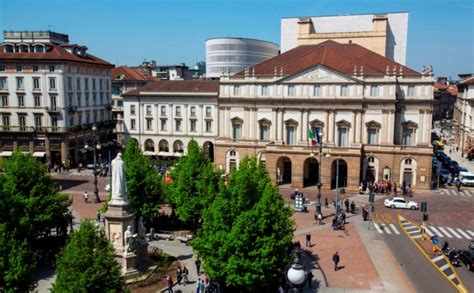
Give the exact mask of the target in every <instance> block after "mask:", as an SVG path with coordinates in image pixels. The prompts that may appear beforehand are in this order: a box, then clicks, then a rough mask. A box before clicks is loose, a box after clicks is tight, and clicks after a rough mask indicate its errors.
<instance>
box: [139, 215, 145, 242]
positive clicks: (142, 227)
mask: <svg viewBox="0 0 474 293" xmlns="http://www.w3.org/2000/svg"><path fill="white" fill-rule="evenodd" d="M137 226H138V229H137V230H138V238H139V239H145V237H146V228H145V225H144V224H143V217H140V219H139V220H138V225H137Z"/></svg>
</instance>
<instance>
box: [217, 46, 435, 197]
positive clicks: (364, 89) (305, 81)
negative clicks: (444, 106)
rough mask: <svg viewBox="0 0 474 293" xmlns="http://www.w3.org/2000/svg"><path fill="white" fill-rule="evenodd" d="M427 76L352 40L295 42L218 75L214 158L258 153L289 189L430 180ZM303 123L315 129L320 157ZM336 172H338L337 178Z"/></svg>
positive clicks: (231, 160)
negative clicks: (266, 57) (320, 143)
mask: <svg viewBox="0 0 474 293" xmlns="http://www.w3.org/2000/svg"><path fill="white" fill-rule="evenodd" d="M433 82H434V80H433V76H432V75H431V74H430V73H426V72H425V73H423V74H421V73H418V72H416V71H414V70H412V69H410V68H408V67H405V66H403V65H401V64H398V63H396V62H394V61H392V60H389V59H387V58H385V57H384V56H381V55H378V54H376V53H374V52H372V51H370V50H368V49H366V48H364V47H362V46H360V45H357V44H354V43H346V44H340V43H336V42H334V41H326V42H324V43H321V44H318V45H303V46H299V47H296V48H294V49H292V50H290V51H287V52H285V53H283V54H281V55H279V56H277V57H274V58H272V59H269V60H267V61H265V62H263V63H260V64H257V65H255V66H253V67H250V68H247V69H246V70H244V71H242V72H240V73H238V74H236V75H234V76H227V77H222V78H221V79H220V93H219V98H218V104H219V128H218V134H217V137H216V139H215V163H216V165H217V166H218V167H220V168H222V169H225V170H226V171H227V172H230V171H231V170H232V168H234V167H237V166H238V164H239V161H240V160H241V159H242V158H243V156H245V155H257V156H258V157H260V158H261V160H262V161H263V162H264V163H265V165H266V168H267V170H268V171H269V174H270V176H271V178H272V179H273V180H274V181H275V182H277V183H279V184H290V185H291V186H293V187H303V186H310V185H315V184H316V183H317V182H318V176H319V174H318V170H319V164H321V182H322V183H323V187H322V188H323V189H330V188H335V186H336V177H338V178H339V182H338V186H347V188H348V189H356V188H357V186H358V185H359V184H360V182H361V181H364V180H368V181H382V180H390V181H395V182H397V184H399V185H401V184H402V183H403V182H406V184H411V185H412V186H413V187H414V188H418V189H425V188H428V187H429V183H430V181H431V154H432V148H431V146H430V133H431V120H432V105H433V90H432V85H433ZM308 129H311V130H313V131H314V130H315V129H318V131H319V133H320V134H321V137H322V141H323V150H322V156H321V157H322V160H321V161H320V160H319V158H320V156H319V150H318V147H317V146H313V145H312V144H311V141H310V139H309V135H308ZM336 170H339V176H336Z"/></svg>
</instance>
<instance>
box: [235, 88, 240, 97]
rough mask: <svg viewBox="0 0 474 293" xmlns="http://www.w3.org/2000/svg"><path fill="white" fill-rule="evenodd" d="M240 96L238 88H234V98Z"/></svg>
mask: <svg viewBox="0 0 474 293" xmlns="http://www.w3.org/2000/svg"><path fill="white" fill-rule="evenodd" d="M238 95H240V86H238V85H236V86H234V96H238Z"/></svg>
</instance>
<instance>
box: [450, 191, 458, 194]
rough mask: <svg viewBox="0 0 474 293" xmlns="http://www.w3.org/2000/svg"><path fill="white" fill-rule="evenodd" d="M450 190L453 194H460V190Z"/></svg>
mask: <svg viewBox="0 0 474 293" xmlns="http://www.w3.org/2000/svg"><path fill="white" fill-rule="evenodd" d="M450 192H451V194H452V195H458V194H459V193H458V192H456V190H450Z"/></svg>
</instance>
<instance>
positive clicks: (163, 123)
mask: <svg viewBox="0 0 474 293" xmlns="http://www.w3.org/2000/svg"><path fill="white" fill-rule="evenodd" d="M160 129H161V131H166V119H161V127H160Z"/></svg>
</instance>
